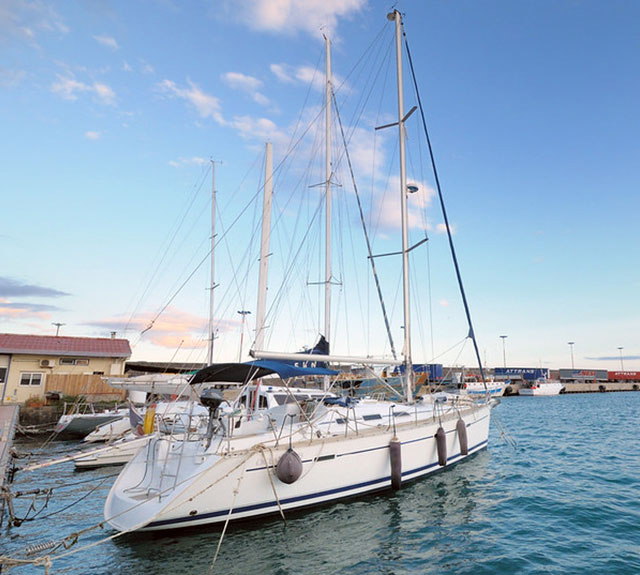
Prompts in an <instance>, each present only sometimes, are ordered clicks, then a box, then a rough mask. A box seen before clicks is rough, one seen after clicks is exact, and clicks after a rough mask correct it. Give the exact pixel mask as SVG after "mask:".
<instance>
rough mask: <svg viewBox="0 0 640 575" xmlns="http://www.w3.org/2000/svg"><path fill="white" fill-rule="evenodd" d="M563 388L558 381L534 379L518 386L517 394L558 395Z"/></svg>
mask: <svg viewBox="0 0 640 575" xmlns="http://www.w3.org/2000/svg"><path fill="white" fill-rule="evenodd" d="M563 389H564V385H563V384H562V383H561V382H559V381H554V380H547V379H544V378H539V379H536V380H535V381H534V382H533V383H528V384H525V385H524V386H523V387H521V388H520V391H519V392H518V394H519V395H558V394H560V392H561V391H562V390H563Z"/></svg>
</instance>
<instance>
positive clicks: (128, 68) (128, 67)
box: [122, 60, 133, 72]
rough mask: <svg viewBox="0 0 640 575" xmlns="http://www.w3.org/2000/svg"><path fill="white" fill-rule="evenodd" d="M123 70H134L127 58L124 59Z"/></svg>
mask: <svg viewBox="0 0 640 575" xmlns="http://www.w3.org/2000/svg"><path fill="white" fill-rule="evenodd" d="M122 70H123V71H124V72H132V71H133V68H132V67H131V66H130V65H129V63H128V62H127V61H126V60H124V61H123V62H122Z"/></svg>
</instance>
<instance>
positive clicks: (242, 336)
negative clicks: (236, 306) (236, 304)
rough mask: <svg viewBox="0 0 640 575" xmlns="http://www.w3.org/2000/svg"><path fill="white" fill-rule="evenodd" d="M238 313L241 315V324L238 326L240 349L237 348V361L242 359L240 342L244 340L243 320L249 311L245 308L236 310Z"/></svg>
mask: <svg viewBox="0 0 640 575" xmlns="http://www.w3.org/2000/svg"><path fill="white" fill-rule="evenodd" d="M238 313H239V314H240V315H241V316H242V324H241V327H240V349H239V350H238V363H240V362H241V361H242V342H243V340H244V322H245V318H246V317H247V316H248V315H249V314H250V313H251V312H250V311H247V310H245V309H241V310H238Z"/></svg>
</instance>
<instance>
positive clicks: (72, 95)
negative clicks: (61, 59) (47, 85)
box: [51, 73, 116, 105]
mask: <svg viewBox="0 0 640 575" xmlns="http://www.w3.org/2000/svg"><path fill="white" fill-rule="evenodd" d="M56 76H57V78H58V80H57V81H56V82H54V83H53V84H51V91H52V92H53V93H54V94H57V95H58V96H60V97H61V98H63V99H65V100H70V101H75V100H77V99H78V94H81V93H89V94H93V95H94V96H95V97H96V98H97V99H98V101H100V102H101V103H102V104H106V105H113V104H115V102H116V94H115V92H114V91H113V90H112V89H111V87H110V86H108V85H107V84H102V83H100V82H93V84H86V83H84V82H81V81H79V80H76V78H75V76H74V75H73V74H70V73H68V74H67V75H66V76H63V75H61V74H56Z"/></svg>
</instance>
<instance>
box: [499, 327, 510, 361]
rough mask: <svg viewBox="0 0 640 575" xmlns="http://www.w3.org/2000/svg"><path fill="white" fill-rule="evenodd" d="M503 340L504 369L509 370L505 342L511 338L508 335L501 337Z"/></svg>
mask: <svg viewBox="0 0 640 575" xmlns="http://www.w3.org/2000/svg"><path fill="white" fill-rule="evenodd" d="M500 337H501V338H502V367H504V368H505V369H506V368H507V352H506V351H505V346H504V340H505V339H507V337H509V336H508V335H501V336H500Z"/></svg>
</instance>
